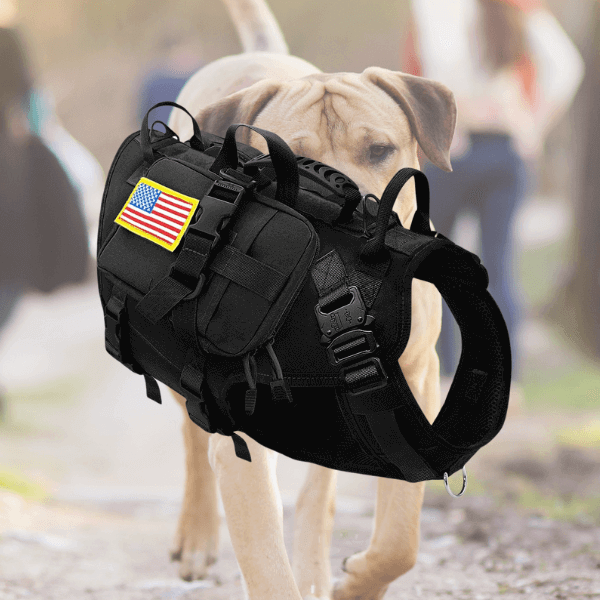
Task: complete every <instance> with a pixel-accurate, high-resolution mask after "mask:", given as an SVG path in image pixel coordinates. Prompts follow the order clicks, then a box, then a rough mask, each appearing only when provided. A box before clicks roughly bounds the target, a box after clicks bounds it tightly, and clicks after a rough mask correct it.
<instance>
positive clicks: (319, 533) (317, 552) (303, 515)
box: [293, 464, 337, 599]
mask: <svg viewBox="0 0 600 600" xmlns="http://www.w3.org/2000/svg"><path fill="white" fill-rule="evenodd" d="M336 479H337V471H333V470H332V469H327V468H325V467H321V466H319V465H312V464H311V465H310V466H309V469H308V474H307V477H306V481H305V482H304V486H303V487H302V490H301V491H300V494H299V495H298V500H297V502H296V515H295V523H294V555H293V556H294V560H293V568H294V575H295V577H296V582H297V584H298V588H299V589H300V593H301V595H302V597H303V598H307V597H313V596H314V597H317V598H320V599H328V598H330V593H331V565H330V562H329V550H330V547H331V533H332V531H333V518H334V516H335V483H336Z"/></svg>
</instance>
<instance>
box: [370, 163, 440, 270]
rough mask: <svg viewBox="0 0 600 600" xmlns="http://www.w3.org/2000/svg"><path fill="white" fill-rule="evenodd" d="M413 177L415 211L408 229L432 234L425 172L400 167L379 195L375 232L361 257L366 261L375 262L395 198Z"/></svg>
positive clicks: (380, 250)
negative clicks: (415, 197) (415, 201)
mask: <svg viewBox="0 0 600 600" xmlns="http://www.w3.org/2000/svg"><path fill="white" fill-rule="evenodd" d="M411 177H414V178H415V191H416V192H417V212H416V213H415V215H414V217H413V220H412V223H411V226H410V231H414V232H415V233H421V234H423V235H432V234H433V232H432V231H431V228H430V226H429V182H428V181H427V177H426V175H425V173H423V172H422V171H419V170H418V169H412V168H410V167H407V168H405V169H400V170H399V171H398V172H397V173H396V174H395V175H394V176H393V177H392V179H391V180H390V182H389V183H388V184H387V187H386V188H385V191H384V192H383V194H382V195H381V200H380V201H379V210H378V212H377V225H376V226H375V233H374V234H373V238H372V239H370V240H369V241H368V242H367V243H366V244H365V246H364V248H363V249H362V252H361V258H362V259H363V260H364V261H366V262H377V261H378V258H379V257H381V255H382V251H383V250H384V247H385V234H386V232H387V228H388V223H389V220H390V216H391V215H392V209H393V208H394V203H395V202H396V198H397V196H398V194H399V193H400V190H401V189H402V188H403V187H404V184H405V183H406V182H407V181H408V180H409V179H410V178H411Z"/></svg>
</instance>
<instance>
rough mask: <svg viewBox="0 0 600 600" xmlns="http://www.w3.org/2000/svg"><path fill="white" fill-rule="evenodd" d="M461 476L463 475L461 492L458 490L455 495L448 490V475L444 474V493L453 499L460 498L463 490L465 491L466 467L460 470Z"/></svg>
mask: <svg viewBox="0 0 600 600" xmlns="http://www.w3.org/2000/svg"><path fill="white" fill-rule="evenodd" d="M462 475H463V484H462V490H460V492H458V494H455V493H454V492H453V491H452V490H451V489H450V485H449V484H448V473H444V485H445V486H446V491H447V492H448V493H449V494H450V495H451V496H452V497H453V498H460V497H461V496H462V495H463V494H464V493H465V490H466V489H467V467H466V466H464V467H463V468H462Z"/></svg>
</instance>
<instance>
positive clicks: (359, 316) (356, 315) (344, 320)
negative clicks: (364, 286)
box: [315, 285, 373, 343]
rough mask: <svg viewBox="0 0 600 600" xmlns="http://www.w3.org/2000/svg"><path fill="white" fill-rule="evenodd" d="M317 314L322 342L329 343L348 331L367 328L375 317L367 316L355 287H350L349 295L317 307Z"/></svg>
mask: <svg viewBox="0 0 600 600" xmlns="http://www.w3.org/2000/svg"><path fill="white" fill-rule="evenodd" d="M315 314H316V315H317V321H318V322H319V327H320V329H321V332H322V333H323V336H322V337H321V342H323V343H325V342H328V341H329V340H330V339H331V338H332V337H334V336H336V335H338V333H341V332H342V331H346V329H350V328H352V327H358V326H367V325H370V324H371V323H372V322H373V317H372V316H371V315H367V310H366V308H365V303H364V302H363V299H362V297H361V295H360V292H359V291H358V288H357V287H356V286H355V285H351V286H349V287H348V293H347V294H344V295H343V296H341V297H340V298H337V299H336V300H333V301H332V302H329V303H327V304H325V305H323V306H321V305H320V304H317V305H316V306H315Z"/></svg>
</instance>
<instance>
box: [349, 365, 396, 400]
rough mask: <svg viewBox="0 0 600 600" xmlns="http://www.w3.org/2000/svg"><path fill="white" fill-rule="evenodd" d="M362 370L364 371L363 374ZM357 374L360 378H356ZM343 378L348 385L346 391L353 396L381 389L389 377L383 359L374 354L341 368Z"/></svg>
mask: <svg viewBox="0 0 600 600" xmlns="http://www.w3.org/2000/svg"><path fill="white" fill-rule="evenodd" d="M361 371H363V373H362V374H361ZM360 375H364V376H360ZM357 376H358V379H356V377H357ZM341 378H342V381H343V382H344V383H345V385H346V392H347V393H348V394H350V395H351V396H358V395H360V394H366V393H367V392H372V391H374V390H378V389H381V388H383V387H385V386H386V385H387V382H388V377H387V374H386V372H385V369H384V368H383V365H382V364H381V361H380V360H379V359H378V358H376V357H374V356H372V357H371V358H367V359H366V360H363V361H361V362H359V363H356V364H354V365H351V366H348V367H345V368H343V369H342V370H341ZM361 382H363V383H361Z"/></svg>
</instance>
